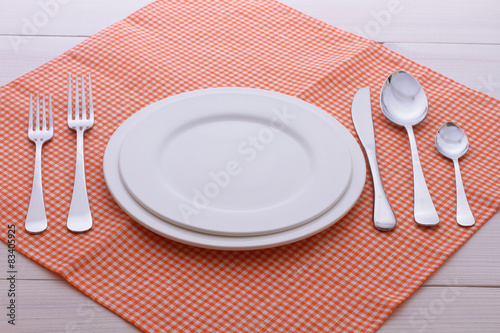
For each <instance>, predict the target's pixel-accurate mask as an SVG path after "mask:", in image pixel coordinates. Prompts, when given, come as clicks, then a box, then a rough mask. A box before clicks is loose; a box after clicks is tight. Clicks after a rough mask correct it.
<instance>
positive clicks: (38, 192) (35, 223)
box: [24, 141, 47, 234]
mask: <svg viewBox="0 0 500 333" xmlns="http://www.w3.org/2000/svg"><path fill="white" fill-rule="evenodd" d="M42 145H43V142H42V141H36V142H35V146H36V153H35V171H34V174H33V187H32V188H31V198H30V204H29V207H28V214H27V215H26V221H25V223H24V228H25V229H26V231H27V232H29V233H31V234H39V233H41V232H43V231H44V230H45V229H47V215H46V214H45V203H44V200H43V189H42Z"/></svg>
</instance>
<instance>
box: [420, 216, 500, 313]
mask: <svg viewBox="0 0 500 333" xmlns="http://www.w3.org/2000/svg"><path fill="white" fill-rule="evenodd" d="M499 239H500V212H497V213H496V214H495V215H494V216H493V217H492V218H491V219H490V220H489V221H488V222H486V224H485V225H484V226H482V227H481V229H479V231H477V232H476V233H475V234H474V235H473V236H472V237H471V238H470V239H469V240H468V241H467V242H466V243H465V244H464V245H462V246H461V247H460V248H459V249H458V250H457V251H456V252H455V253H454V254H452V255H451V256H450V257H449V258H448V259H447V260H446V261H445V262H444V264H443V265H441V267H439V268H438V269H437V270H436V272H434V273H433V274H432V275H431V276H430V277H429V279H427V280H426V281H425V283H424V285H426V286H440V285H447V284H449V283H450V281H456V284H458V285H461V286H491V287H500V255H499V254H500V242H499V241H498V240H499ZM412 297H413V296H412ZM499 314H500V312H499Z"/></svg>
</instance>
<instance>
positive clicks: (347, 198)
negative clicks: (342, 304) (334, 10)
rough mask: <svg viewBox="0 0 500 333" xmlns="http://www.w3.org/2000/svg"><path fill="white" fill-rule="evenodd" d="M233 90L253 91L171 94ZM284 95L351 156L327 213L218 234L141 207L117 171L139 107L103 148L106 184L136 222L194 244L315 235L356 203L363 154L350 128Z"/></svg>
mask: <svg viewBox="0 0 500 333" xmlns="http://www.w3.org/2000/svg"><path fill="white" fill-rule="evenodd" d="M223 90H225V91H227V92H228V93H229V92H234V91H244V90H247V91H249V92H250V91H255V89H250V88H214V89H207V90H200V91H193V92H189V93H185V94H181V95H177V96H173V97H169V99H176V98H186V97H189V96H197V95H198V94H206V93H211V92H212V91H213V92H214V93H215V92H216V91H217V92H221V91H223ZM259 93H261V94H270V95H280V96H281V97H283V95H282V94H279V93H275V92H270V91H262V90H259ZM286 98H287V99H290V100H293V101H294V103H303V104H304V107H305V106H306V105H307V107H310V108H313V109H315V110H316V112H317V113H318V115H320V117H322V118H323V119H324V120H325V121H326V122H327V123H328V124H329V126H331V128H332V131H334V132H335V133H336V135H338V137H339V138H340V139H341V140H343V141H344V143H345V145H346V147H347V148H348V149H349V152H350V155H351V160H352V177H351V182H350V183H349V185H348V188H347V190H346V192H345V193H344V195H343V196H342V197H341V198H340V200H338V202H337V203H336V204H335V205H334V206H333V207H332V208H331V209H330V210H328V211H327V212H326V213H324V214H323V215H321V216H319V217H318V218H316V219H314V220H312V221H310V222H308V223H305V224H303V225H300V226H298V227H296V228H293V229H288V230H285V231H282V232H277V233H273V234H267V235H258V236H239V237H235V236H221V235H212V234H206V233H201V232H197V231H194V230H190V229H186V228H182V227H179V226H177V225H175V224H173V223H169V222H167V221H165V220H163V219H161V218H159V217H158V216H156V215H154V214H153V213H151V212H150V211H148V210H146V209H145V208H144V207H142V206H141V205H140V204H139V203H138V202H137V201H136V200H135V199H134V198H133V197H132V196H131V195H130V193H129V192H128V191H127V189H126V188H125V185H124V184H123V183H122V180H121V177H120V174H119V166H118V164H119V155H120V150H121V146H122V144H123V142H124V141H125V140H126V138H127V135H128V134H129V133H130V132H131V131H132V130H133V129H134V127H135V126H136V125H138V124H139V123H140V122H141V121H142V120H143V119H145V118H146V117H147V116H148V113H147V112H144V110H141V111H139V112H137V113H136V114H134V115H133V116H131V117H130V118H129V119H127V120H126V121H125V122H124V123H123V124H122V125H121V126H120V127H119V128H118V129H117V130H116V132H115V133H114V134H113V136H112V137H111V139H110V141H109V143H108V146H107V148H106V152H105V155H104V176H105V180H106V183H107V186H108V188H109V190H110V192H111V194H112V196H113V197H114V199H115V200H116V202H117V203H118V204H119V205H120V207H121V208H122V209H124V210H125V211H126V212H127V213H128V214H129V215H130V216H131V217H132V218H134V219H135V220H136V221H137V222H139V223H140V224H142V225H143V226H145V227H147V228H148V229H150V230H152V231H154V232H156V233H158V234H160V235H163V236H165V237H167V238H170V239H173V240H176V241H179V242H182V243H185V244H190V245H195V246H200V247H205V248H212V249H221V250H251V249H261V248H268V247H274V246H279V245H283V244H288V243H291V242H294V241H297V240H300V239H303V238H306V237H309V236H311V235H314V234H316V233H318V232H320V231H322V230H324V229H325V228H327V227H329V226H331V225H333V224H334V223H335V222H337V221H338V220H339V219H341V218H342V217H343V216H344V215H345V214H346V213H347V212H348V211H349V210H350V209H351V208H352V206H353V205H354V204H355V203H356V201H357V200H358V198H359V195H360V194H361V192H362V190H363V187H364V184H365V177H366V166H365V160H364V157H363V154H362V152H361V150H360V148H359V146H358V144H357V142H356V140H355V139H354V138H353V137H352V135H351V134H350V133H349V131H348V130H347V129H346V128H344V127H343V126H342V125H341V124H340V123H339V122H338V121H337V120H335V119H334V118H333V117H332V116H331V115H329V114H327V113H326V112H324V111H323V110H321V109H319V108H317V107H315V106H313V105H310V104H308V103H306V102H304V101H301V100H299V99H297V98H294V97H290V96H286Z"/></svg>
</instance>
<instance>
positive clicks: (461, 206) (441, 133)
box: [436, 122, 476, 227]
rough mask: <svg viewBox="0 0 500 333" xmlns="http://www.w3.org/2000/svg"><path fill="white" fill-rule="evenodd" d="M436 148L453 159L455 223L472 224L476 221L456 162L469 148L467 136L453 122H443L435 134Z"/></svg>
mask: <svg viewBox="0 0 500 333" xmlns="http://www.w3.org/2000/svg"><path fill="white" fill-rule="evenodd" d="M436 148H437V150H438V151H439V152H440V153H441V154H443V155H444V156H446V157H448V158H450V159H452V160H453V165H454V168H455V180H456V188H457V223H458V224H459V225H461V226H462V227H470V226H473V225H474V224H475V223H476V221H475V220H474V215H472V211H471V209H470V207H469V203H468V202H467V196H466V195H465V189H464V184H463V182H462V175H461V173H460V166H459V164H458V159H459V158H460V157H462V156H463V155H464V154H465V153H466V152H467V150H469V141H468V140H467V136H466V135H465V132H464V131H463V130H462V129H461V128H460V127H458V125H456V124H455V123H452V122H447V123H444V124H443V125H442V126H441V128H439V130H438V132H437V134H436Z"/></svg>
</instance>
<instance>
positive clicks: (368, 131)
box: [351, 88, 396, 231]
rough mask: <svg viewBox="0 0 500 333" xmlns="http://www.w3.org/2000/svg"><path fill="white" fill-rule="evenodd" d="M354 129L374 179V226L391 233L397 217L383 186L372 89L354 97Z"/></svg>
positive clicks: (360, 90)
mask: <svg viewBox="0 0 500 333" xmlns="http://www.w3.org/2000/svg"><path fill="white" fill-rule="evenodd" d="M351 116H352V121H353V123H354V128H355V129H356V132H357V133H358V137H359V139H360V141H361V143H362V145H363V148H364V150H365V153H366V156H367V158H368V163H369V164H370V170H371V174H372V178H373V192H374V198H373V225H374V226H375V228H377V229H378V230H382V231H389V230H392V229H394V227H395V226H396V216H395V215H394V211H393V210H392V208H391V205H390V203H389V200H388V199H387V196H386V194H385V191H384V186H383V185H382V179H381V178H380V172H379V169H378V162H377V151H376V149H375V132H374V129H373V119H372V109H371V101H370V88H361V89H359V90H358V91H357V92H356V95H354V99H353V100H352V105H351Z"/></svg>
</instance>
